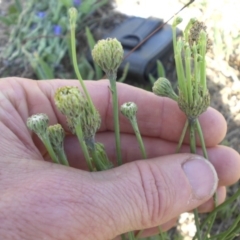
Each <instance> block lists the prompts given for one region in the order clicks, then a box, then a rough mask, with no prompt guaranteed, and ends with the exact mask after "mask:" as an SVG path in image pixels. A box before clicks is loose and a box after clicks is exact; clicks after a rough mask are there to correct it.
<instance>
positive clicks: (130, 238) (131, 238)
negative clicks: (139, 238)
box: [128, 232, 135, 240]
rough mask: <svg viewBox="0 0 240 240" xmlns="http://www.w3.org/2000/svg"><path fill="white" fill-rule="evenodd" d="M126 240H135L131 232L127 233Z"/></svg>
mask: <svg viewBox="0 0 240 240" xmlns="http://www.w3.org/2000/svg"><path fill="white" fill-rule="evenodd" d="M128 240H135V236H134V233H133V232H128Z"/></svg>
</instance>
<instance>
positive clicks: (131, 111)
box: [120, 102, 138, 120]
mask: <svg viewBox="0 0 240 240" xmlns="http://www.w3.org/2000/svg"><path fill="white" fill-rule="evenodd" d="M137 110H138V107H137V105H136V104H135V103H134V102H127V103H124V104H123V105H122V106H121V109H120V111H121V113H122V114H123V115H124V116H125V117H127V118H128V119H130V120H131V119H133V118H134V117H136V114H137Z"/></svg>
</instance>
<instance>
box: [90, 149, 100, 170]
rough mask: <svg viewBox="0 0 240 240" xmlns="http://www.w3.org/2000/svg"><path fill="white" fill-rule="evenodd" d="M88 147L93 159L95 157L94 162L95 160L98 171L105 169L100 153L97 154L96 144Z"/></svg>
mask: <svg viewBox="0 0 240 240" xmlns="http://www.w3.org/2000/svg"><path fill="white" fill-rule="evenodd" d="M88 149H89V152H90V154H91V156H92V159H93V162H94V165H95V167H96V169H97V171H102V170H103V169H102V167H101V165H100V163H99V159H98V154H97V151H96V148H95V146H94V147H93V148H88Z"/></svg>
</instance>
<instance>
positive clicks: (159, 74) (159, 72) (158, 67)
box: [157, 60, 166, 77]
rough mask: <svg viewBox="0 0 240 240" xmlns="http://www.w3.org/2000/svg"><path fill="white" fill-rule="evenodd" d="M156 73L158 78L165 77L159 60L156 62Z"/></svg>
mask: <svg viewBox="0 0 240 240" xmlns="http://www.w3.org/2000/svg"><path fill="white" fill-rule="evenodd" d="M157 73H158V77H166V73H165V69H164V67H163V65H162V62H160V61H159V60H157Z"/></svg>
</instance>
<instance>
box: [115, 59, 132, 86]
mask: <svg viewBox="0 0 240 240" xmlns="http://www.w3.org/2000/svg"><path fill="white" fill-rule="evenodd" d="M129 66H130V63H129V62H127V63H126V64H125V66H124V69H123V74H122V76H121V78H119V79H118V80H117V81H118V82H124V81H125V79H126V77H127V74H128V70H129Z"/></svg>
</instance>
